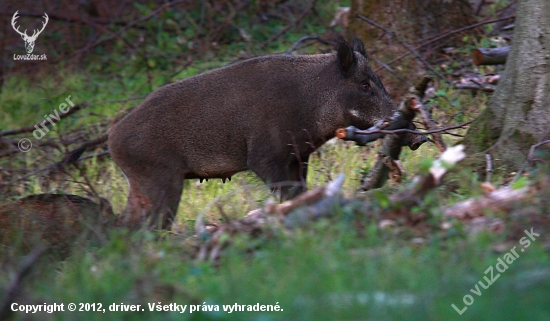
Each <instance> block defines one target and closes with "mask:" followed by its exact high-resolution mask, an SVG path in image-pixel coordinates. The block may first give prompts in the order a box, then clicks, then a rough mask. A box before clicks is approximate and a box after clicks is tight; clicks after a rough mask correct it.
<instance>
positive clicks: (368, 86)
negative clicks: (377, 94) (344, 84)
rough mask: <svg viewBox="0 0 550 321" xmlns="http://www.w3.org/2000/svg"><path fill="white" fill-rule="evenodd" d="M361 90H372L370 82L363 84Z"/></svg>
mask: <svg viewBox="0 0 550 321" xmlns="http://www.w3.org/2000/svg"><path fill="white" fill-rule="evenodd" d="M361 88H363V89H364V90H370V89H371V87H370V84H369V83H368V82H364V83H361Z"/></svg>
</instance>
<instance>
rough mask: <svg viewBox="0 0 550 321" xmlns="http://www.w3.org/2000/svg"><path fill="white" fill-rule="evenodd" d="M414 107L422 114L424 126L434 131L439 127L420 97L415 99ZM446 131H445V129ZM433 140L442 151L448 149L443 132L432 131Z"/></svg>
mask: <svg viewBox="0 0 550 321" xmlns="http://www.w3.org/2000/svg"><path fill="white" fill-rule="evenodd" d="M412 103H413V108H414V110H416V111H417V112H418V114H419V115H420V119H422V124H424V127H426V128H427V129H428V130H431V131H434V130H438V129H437V124H436V123H435V121H434V120H433V119H432V115H431V113H430V112H429V111H428V110H426V107H424V104H422V101H421V100H420V99H414V101H413V102H412ZM443 133H445V131H443ZM431 136H432V139H433V142H434V144H435V146H437V148H439V151H440V152H444V151H445V150H446V149H447V146H446V145H445V142H444V141H443V138H442V137H441V133H439V132H437V133H432V134H431Z"/></svg>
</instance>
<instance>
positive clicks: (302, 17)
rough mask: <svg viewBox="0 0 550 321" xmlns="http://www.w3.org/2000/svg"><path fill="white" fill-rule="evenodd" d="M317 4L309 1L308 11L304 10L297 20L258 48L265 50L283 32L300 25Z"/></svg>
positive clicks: (315, 0)
mask: <svg viewBox="0 0 550 321" xmlns="http://www.w3.org/2000/svg"><path fill="white" fill-rule="evenodd" d="M316 3H317V0H313V1H311V5H310V6H309V8H308V9H306V10H305V11H304V12H303V13H302V14H301V15H300V16H299V17H298V18H296V20H294V21H293V22H292V23H290V24H289V25H287V26H286V27H284V28H283V29H281V30H279V32H277V33H276V34H274V35H273V36H271V38H269V39H267V41H266V42H264V43H263V44H261V45H260V48H262V49H263V48H265V47H266V46H267V45H268V44H270V43H271V42H272V41H273V40H275V39H277V38H279V37H280V36H281V35H283V34H284V33H285V32H287V31H289V30H290V29H292V27H294V26H295V25H297V24H298V23H300V21H302V19H304V17H305V16H306V15H307V14H308V13H309V12H310V11H311V10H313V8H314V7H315V4H316Z"/></svg>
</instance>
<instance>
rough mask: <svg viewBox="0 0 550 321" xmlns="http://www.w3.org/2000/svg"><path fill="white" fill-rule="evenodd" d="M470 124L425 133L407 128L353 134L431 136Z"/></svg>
mask: <svg viewBox="0 0 550 321" xmlns="http://www.w3.org/2000/svg"><path fill="white" fill-rule="evenodd" d="M472 122H473V120H470V121H467V122H465V123H462V124H460V125H456V126H449V127H445V128H439V129H434V130H427V131H423V132H421V131H416V130H412V129H407V128H401V129H391V130H386V129H374V130H357V131H356V132H355V133H357V134H360V135H370V134H386V135H387V134H402V133H410V134H415V135H431V134H435V133H445V132H446V131H448V130H451V129H459V128H463V127H465V126H467V125H469V124H471V123H472Z"/></svg>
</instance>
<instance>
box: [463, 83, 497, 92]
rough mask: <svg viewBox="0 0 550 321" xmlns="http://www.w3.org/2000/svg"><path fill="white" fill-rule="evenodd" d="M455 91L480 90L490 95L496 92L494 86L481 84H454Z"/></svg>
mask: <svg viewBox="0 0 550 321" xmlns="http://www.w3.org/2000/svg"><path fill="white" fill-rule="evenodd" d="M455 88H456V89H471V90H481V91H486V92H489V93H492V92H494V91H495V90H496V88H497V87H496V86H493V85H489V84H482V83H473V82H472V83H469V84H462V83H457V84H455Z"/></svg>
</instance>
